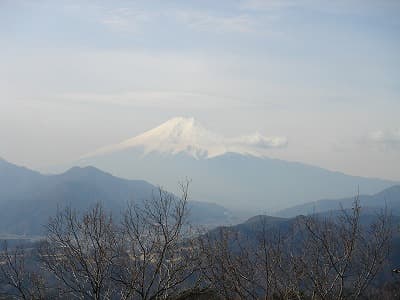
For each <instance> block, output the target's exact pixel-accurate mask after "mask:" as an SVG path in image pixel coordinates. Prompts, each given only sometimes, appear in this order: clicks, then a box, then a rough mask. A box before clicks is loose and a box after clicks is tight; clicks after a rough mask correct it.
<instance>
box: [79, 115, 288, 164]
mask: <svg viewBox="0 0 400 300" xmlns="http://www.w3.org/2000/svg"><path fill="white" fill-rule="evenodd" d="M286 144H287V140H286V138H285V137H265V136H263V135H261V134H259V133H255V134H253V135H249V136H240V137H234V138H225V137H223V136H221V135H218V134H215V133H213V132H211V131H209V130H207V129H206V128H204V127H203V126H202V125H201V124H200V123H199V122H197V121H196V120H195V119H194V118H184V117H176V118H172V119H170V120H168V121H167V122H165V123H163V124H161V125H159V126H158V127H156V128H154V129H151V130H149V131H146V132H144V133H142V134H140V135H138V136H136V137H133V138H130V139H128V140H126V141H123V142H121V143H119V144H115V145H110V146H106V147H103V148H100V149H98V150H96V151H94V152H93V153H89V154H87V155H85V156H83V157H82V158H88V157H92V156H98V155H104V154H109V153H113V152H118V151H122V150H127V149H132V148H141V149H143V152H144V154H148V153H152V152H158V153H162V154H178V153H185V154H188V155H190V156H192V157H194V158H196V159H201V158H211V157H215V156H219V155H222V154H224V153H227V152H235V153H239V154H251V155H254V156H258V157H262V156H265V154H266V149H268V148H276V147H284V146H286Z"/></svg>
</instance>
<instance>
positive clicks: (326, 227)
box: [293, 197, 392, 299]
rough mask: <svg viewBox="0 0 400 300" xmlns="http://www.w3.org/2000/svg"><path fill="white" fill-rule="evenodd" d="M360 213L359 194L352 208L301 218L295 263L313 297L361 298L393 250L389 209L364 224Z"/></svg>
mask: <svg viewBox="0 0 400 300" xmlns="http://www.w3.org/2000/svg"><path fill="white" fill-rule="evenodd" d="M360 213H361V206H360V203H359V200H358V197H356V198H355V200H354V205H353V208H352V209H351V211H350V212H349V211H346V210H344V209H342V210H341V212H340V214H339V215H338V216H328V217H318V216H310V217H305V218H302V219H301V222H300V223H299V226H301V227H302V231H301V234H302V236H301V238H300V239H299V240H300V241H301V253H299V255H297V256H296V257H294V261H293V263H294V264H295V265H297V266H298V267H299V268H300V269H301V270H302V274H303V275H302V276H303V283H304V288H305V289H306V290H307V291H308V293H309V295H310V296H311V298H312V299H345V298H351V299H357V298H359V297H361V296H362V295H363V293H364V292H365V291H366V289H367V288H368V286H369V284H370V283H371V281H372V280H373V279H374V278H375V276H376V275H377V273H378V272H379V271H380V270H381V268H382V266H383V264H384V262H385V260H386V258H387V257H388V254H389V250H390V244H391V236H392V226H391V224H390V217H389V216H388V214H387V212H386V210H385V211H384V212H382V213H381V214H379V215H377V216H376V217H375V221H374V222H372V223H371V224H366V225H363V224H361V221H360Z"/></svg>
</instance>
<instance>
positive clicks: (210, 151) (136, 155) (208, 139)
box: [70, 117, 399, 215]
mask: <svg viewBox="0 0 400 300" xmlns="http://www.w3.org/2000/svg"><path fill="white" fill-rule="evenodd" d="M286 144H287V140H286V138H284V137H265V136H262V135H260V134H253V135H249V136H241V137H234V138H224V137H222V136H220V135H217V134H214V133H212V132H210V131H209V130H207V129H205V128H204V127H202V126H201V125H200V124H199V123H198V122H197V121H196V120H194V119H193V118H182V117H178V118H173V119H171V120H168V121H167V122H165V123H163V124H161V125H160V126H158V127H156V128H154V129H150V130H148V131H146V132H144V133H143V134H139V135H138V136H136V137H133V138H131V139H128V140H126V141H123V142H121V143H119V144H116V145H111V146H106V147H104V148H101V149H98V150H96V151H94V152H93V153H90V154H88V155H86V156H84V157H83V158H82V159H81V160H79V161H77V162H74V163H73V164H71V165H70V166H72V165H80V166H95V167H98V168H100V169H101V170H105V171H107V172H110V173H112V174H114V175H116V176H119V177H122V178H130V179H134V178H142V179H144V180H146V181H149V182H157V183H158V184H161V185H162V186H164V187H165V188H167V189H168V190H170V191H172V192H176V186H177V184H176V183H177V182H178V181H179V180H181V179H182V178H185V177H187V178H189V179H192V181H193V185H192V187H193V188H192V196H193V199H194V200H200V201H202V200H204V199H206V200H207V201H211V202H214V203H217V204H220V205H222V206H224V207H226V208H228V209H232V210H237V211H248V212H249V213H250V215H251V214H252V215H254V214H256V213H257V212H260V211H262V212H268V214H271V213H272V212H274V211H277V210H281V209H283V208H286V207H291V206H294V205H298V204H300V203H304V202H307V201H315V200H319V199H324V198H343V197H347V196H349V195H354V194H355V192H356V190H357V187H359V188H360V191H361V192H362V193H365V194H372V193H377V192H379V191H381V190H383V189H385V188H388V187H390V186H392V185H395V184H399V183H398V182H394V181H390V180H381V179H376V178H363V177H357V176H350V175H346V174H343V173H340V172H333V171H329V170H326V169H322V168H319V167H316V166H311V165H307V164H303V163H298V162H289V161H284V160H279V159H272V158H269V157H268V156H267V154H268V150H269V149H271V148H277V147H278V148H279V147H283V146H285V145H286Z"/></svg>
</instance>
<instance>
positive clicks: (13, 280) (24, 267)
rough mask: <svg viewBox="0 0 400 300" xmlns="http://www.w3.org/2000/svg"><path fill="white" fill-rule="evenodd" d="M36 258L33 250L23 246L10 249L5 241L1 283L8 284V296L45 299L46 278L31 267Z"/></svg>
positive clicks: (0, 257) (0, 260)
mask: <svg viewBox="0 0 400 300" xmlns="http://www.w3.org/2000/svg"><path fill="white" fill-rule="evenodd" d="M35 259H36V256H35V255H34V254H32V251H31V250H29V249H25V248H24V247H22V246H18V247H15V248H14V249H10V248H9V247H8V245H7V243H6V242H5V243H4V245H3V249H2V250H1V252H0V285H1V284H5V285H6V286H7V288H6V289H7V292H5V294H6V296H7V298H11V299H44V291H45V282H44V278H43V277H42V276H41V274H40V273H39V272H38V270H34V267H33V266H30V267H29V264H34V263H35V262H36V261H35ZM0 295H1V293H0Z"/></svg>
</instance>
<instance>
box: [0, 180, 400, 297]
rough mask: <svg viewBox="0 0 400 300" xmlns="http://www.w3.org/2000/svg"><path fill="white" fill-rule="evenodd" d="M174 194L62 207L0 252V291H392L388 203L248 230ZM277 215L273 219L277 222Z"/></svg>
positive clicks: (261, 221) (261, 222) (264, 221)
mask: <svg viewBox="0 0 400 300" xmlns="http://www.w3.org/2000/svg"><path fill="white" fill-rule="evenodd" d="M181 187H182V194H181V197H180V198H177V197H174V196H173V195H171V194H169V193H167V192H166V191H164V190H162V189H159V190H158V192H157V193H155V194H154V195H153V197H152V198H151V199H149V200H148V201H145V202H143V203H140V204H138V203H136V204H131V205H128V207H127V209H126V210H125V211H124V212H123V213H122V214H121V216H118V217H117V219H114V218H113V216H111V215H110V214H108V212H106V211H105V210H104V209H103V207H102V206H101V204H97V205H95V206H94V207H93V208H91V209H89V210H87V211H86V212H83V213H79V212H76V211H74V210H73V209H72V208H65V209H64V210H61V211H59V212H58V213H57V215H56V216H55V217H54V218H52V219H51V220H50V222H49V224H48V225H47V236H46V238H45V239H44V240H43V241H40V242H37V243H35V244H34V245H33V246H31V247H26V246H25V247H17V248H14V247H7V245H4V249H3V251H2V252H1V256H0V295H1V296H0V297H3V298H5V299H8V298H20V299H75V298H76V299H358V298H363V299H364V298H371V299H373V298H375V297H376V295H377V294H379V295H380V297H381V298H383V299H384V298H385V297H387V299H391V298H392V297H397V296H398V295H396V293H397V288H396V287H397V286H396V284H397V283H396V282H395V281H393V282H391V284H390V285H389V284H387V283H386V284H385V282H386V281H387V280H388V278H387V277H385V276H387V275H385V274H386V273H387V272H386V273H385V272H383V270H385V269H387V268H388V265H387V264H386V263H387V259H388V257H389V255H390V251H391V245H392V235H393V226H392V224H391V218H390V216H389V215H388V214H387V212H386V211H382V212H381V213H380V214H379V215H376V216H375V217H374V218H373V219H372V220H369V221H368V222H364V221H362V219H361V207H360V204H359V201H358V199H357V198H356V199H355V201H354V205H353V208H352V209H351V210H341V211H340V212H339V213H336V214H332V215H325V216H321V215H320V216H307V217H304V216H299V217H297V218H295V219H293V220H291V222H285V223H282V224H280V225H279V226H272V225H273V224H272V223H271V220H270V219H268V218H267V217H262V216H259V217H257V218H255V219H254V220H253V221H254V224H253V229H252V230H251V231H240V230H234V229H233V227H226V228H219V229H216V230H212V231H208V232H201V230H199V229H194V228H192V227H191V226H190V224H188V223H187V215H188V209H187V200H188V183H185V184H183V185H182V186H181ZM274 224H275V225H276V223H274Z"/></svg>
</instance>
